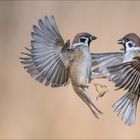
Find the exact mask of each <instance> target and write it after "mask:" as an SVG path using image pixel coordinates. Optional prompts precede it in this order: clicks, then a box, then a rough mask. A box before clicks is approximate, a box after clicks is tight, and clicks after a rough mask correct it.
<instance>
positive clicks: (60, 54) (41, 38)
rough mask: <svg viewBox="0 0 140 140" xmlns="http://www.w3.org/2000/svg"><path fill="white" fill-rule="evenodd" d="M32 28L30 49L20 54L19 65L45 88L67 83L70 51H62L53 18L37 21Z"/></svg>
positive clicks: (59, 36) (60, 39)
mask: <svg viewBox="0 0 140 140" xmlns="http://www.w3.org/2000/svg"><path fill="white" fill-rule="evenodd" d="M38 26H39V27H37V26H35V25H34V26H33V32H32V33H31V35H32V41H31V49H28V48H26V50H27V51H28V53H22V54H24V55H25V57H23V58H21V59H22V61H21V63H23V64H24V68H25V69H26V70H27V72H28V73H30V75H31V76H32V77H34V78H35V79H36V80H37V81H39V82H40V83H44V84H45V85H46V86H48V85H51V87H59V86H63V85H67V84H68V82H69V73H68V66H69V58H70V54H71V52H70V50H69V51H63V48H64V47H65V43H64V41H63V38H62V37H61V35H60V33H59V31H58V28H57V26H56V23H55V19H54V17H53V16H51V18H50V19H49V18H48V17H47V16H46V17H44V21H43V20H41V19H40V20H39V22H38Z"/></svg>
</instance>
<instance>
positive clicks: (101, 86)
mask: <svg viewBox="0 0 140 140" xmlns="http://www.w3.org/2000/svg"><path fill="white" fill-rule="evenodd" d="M93 85H94V86H95V89H96V91H97V92H98V93H99V94H98V96H97V97H96V100H98V98H100V97H103V96H104V95H105V93H106V92H108V91H109V90H108V89H107V86H106V85H102V84H99V83H94V84H93ZM99 87H100V89H101V90H100V89H99Z"/></svg>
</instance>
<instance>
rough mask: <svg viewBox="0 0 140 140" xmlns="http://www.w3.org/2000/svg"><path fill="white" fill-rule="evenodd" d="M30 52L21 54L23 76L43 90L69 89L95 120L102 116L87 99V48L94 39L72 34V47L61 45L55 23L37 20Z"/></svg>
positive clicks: (89, 65)
mask: <svg viewBox="0 0 140 140" xmlns="http://www.w3.org/2000/svg"><path fill="white" fill-rule="evenodd" d="M31 36H32V40H31V49H29V48H26V50H27V51H28V53H25V52H22V54H23V55H24V57H21V58H20V59H22V61H21V63H22V64H23V65H24V68H25V69H26V70H27V72H28V73H29V74H30V75H31V76H32V77H33V78H34V79H35V80H37V81H39V82H40V83H44V85H45V86H51V87H53V88H54V87H62V86H66V85H67V84H69V82H70V81H71V84H72V86H73V89H74V91H75V92H76V94H77V95H78V96H79V97H80V98H81V99H82V100H83V101H84V102H85V104H86V105H87V106H88V107H89V108H90V110H91V111H92V113H93V114H94V116H95V117H96V118H99V117H98V114H102V112H101V111H100V110H99V109H98V108H97V107H96V105H95V104H94V103H93V102H92V100H91V99H90V97H89V96H88V88H89V86H90V85H92V84H91V83H92V80H93V78H94V77H93V74H92V55H91V52H90V44H91V42H92V41H93V40H95V39H96V37H95V36H93V35H91V34H89V33H87V32H81V33H78V34H76V36H75V37H74V39H73V41H72V44H71V45H70V40H67V41H66V42H64V40H63V38H62V36H61V34H60V32H59V30H58V28H57V25H56V22H55V18H54V16H51V17H50V18H48V17H47V16H45V17H44V20H43V19H39V21H38V26H36V25H33V32H32V33H31Z"/></svg>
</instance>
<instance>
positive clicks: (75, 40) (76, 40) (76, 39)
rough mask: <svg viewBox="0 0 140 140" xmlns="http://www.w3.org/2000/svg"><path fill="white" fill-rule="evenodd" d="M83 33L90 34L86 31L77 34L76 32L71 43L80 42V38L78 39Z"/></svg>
mask: <svg viewBox="0 0 140 140" xmlns="http://www.w3.org/2000/svg"><path fill="white" fill-rule="evenodd" d="M85 35H87V36H89V37H90V36H91V34H89V33H86V32H82V33H78V34H76V36H75V37H74V39H73V42H72V44H75V43H79V42H80V40H79V39H80V37H82V36H85Z"/></svg>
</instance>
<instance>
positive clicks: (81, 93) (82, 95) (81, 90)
mask: <svg viewBox="0 0 140 140" xmlns="http://www.w3.org/2000/svg"><path fill="white" fill-rule="evenodd" d="M73 88H74V90H75V92H76V93H77V95H78V96H79V97H80V98H81V99H82V100H83V101H84V102H85V103H86V104H87V106H88V107H89V108H90V110H91V111H92V113H93V114H94V116H95V117H96V118H97V119H99V117H98V114H103V113H102V112H101V111H100V110H99V109H98V108H97V107H96V105H94V104H93V102H92V100H91V99H90V97H88V95H87V90H88V89H87V88H82V87H77V86H73Z"/></svg>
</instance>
